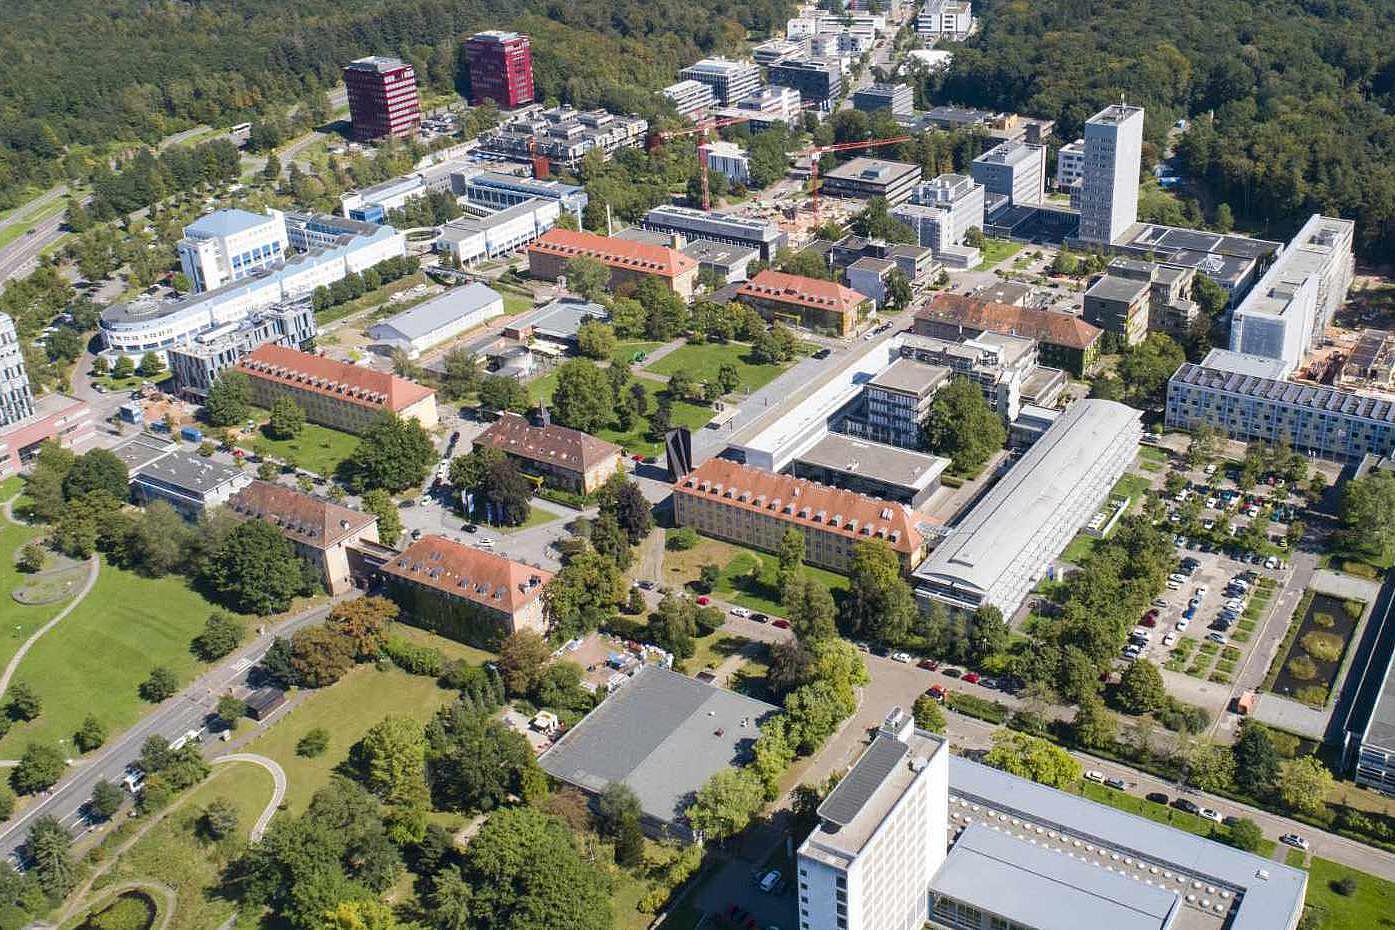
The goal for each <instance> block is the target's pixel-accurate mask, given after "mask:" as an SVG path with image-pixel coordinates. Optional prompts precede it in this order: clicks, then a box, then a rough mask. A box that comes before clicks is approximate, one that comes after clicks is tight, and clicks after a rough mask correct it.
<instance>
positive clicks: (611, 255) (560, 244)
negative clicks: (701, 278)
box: [528, 226, 698, 278]
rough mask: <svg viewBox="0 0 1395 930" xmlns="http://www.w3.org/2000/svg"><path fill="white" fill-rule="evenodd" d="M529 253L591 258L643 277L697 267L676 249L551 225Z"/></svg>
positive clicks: (531, 247) (696, 264) (675, 272)
mask: <svg viewBox="0 0 1395 930" xmlns="http://www.w3.org/2000/svg"><path fill="white" fill-rule="evenodd" d="M528 251H529V252H539V253H543V254H547V255H556V256H559V257H561V258H568V259H571V258H594V259H597V260H599V261H601V262H603V263H605V264H606V265H608V266H609V267H611V268H624V269H626V270H628V271H639V272H643V273H645V274H656V275H662V276H663V277H666V278H672V277H674V276H676V275H680V274H683V273H684V272H686V271H691V270H692V269H694V268H696V267H697V266H698V263H697V261H696V260H695V259H692V258H689V257H688V256H686V255H684V254H683V253H682V252H680V251H678V250H677V249H670V248H668V247H667V246H662V245H650V244H649V243H646V242H634V241H632V240H629V239H613V238H611V237H609V236H598V235H596V234H595V233H589V232H578V231H576V230H573V229H562V228H561V227H559V226H554V227H553V228H551V229H549V230H548V231H547V232H545V233H543V234H542V236H541V237H540V238H539V239H538V240H537V241H536V242H534V243H533V244H532V245H530V246H528Z"/></svg>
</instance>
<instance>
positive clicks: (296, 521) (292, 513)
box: [228, 481, 376, 549]
mask: <svg viewBox="0 0 1395 930" xmlns="http://www.w3.org/2000/svg"><path fill="white" fill-rule="evenodd" d="M228 508H229V509H230V510H232V512H233V513H235V514H237V515H238V516H241V517H247V518H248V519H257V520H265V521H266V522H268V523H270V524H272V525H273V526H275V527H276V528H277V529H278V530H280V531H281V535H282V536H285V537H286V538H287V539H291V540H294V541H295V542H299V543H305V544H306V545H309V546H314V547H316V548H318V549H328V548H329V547H330V546H333V545H335V544H336V543H338V542H339V541H340V540H342V539H345V538H346V537H348V536H352V535H357V534H358V533H359V532H360V531H361V530H362V529H363V528H364V527H365V526H367V525H368V524H370V523H372V522H373V521H374V520H375V519H376V517H374V516H373V515H372V514H371V513H364V512H363V511H361V510H352V509H350V508H348V507H344V506H342V505H340V504H335V503H333V502H331V501H327V500H321V499H320V498H318V497H313V496H311V495H309V494H302V493H301V492H299V491H297V490H295V489H294V488H288V487H286V486H285V485H281V484H273V483H272V482H269V481H253V482H252V483H251V484H249V485H248V486H247V487H245V488H243V489H242V490H241V491H238V492H237V493H236V494H234V495H233V496H232V499H231V500H229V501H228Z"/></svg>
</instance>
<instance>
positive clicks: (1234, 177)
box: [941, 0, 1395, 258]
mask: <svg viewBox="0 0 1395 930" xmlns="http://www.w3.org/2000/svg"><path fill="white" fill-rule="evenodd" d="M974 14H975V16H977V17H979V18H980V19H981V21H982V24H983V27H982V32H981V33H979V35H977V36H976V37H975V38H974V39H973V40H971V41H970V42H968V43H967V44H966V45H965V46H964V47H962V48H957V49H956V50H955V53H954V62H953V64H952V66H951V69H950V72H949V74H948V75H947V77H946V79H945V81H944V83H943V86H942V88H941V90H942V94H943V96H945V97H946V98H948V99H951V100H955V101H958V102H962V103H966V104H972V105H977V106H982V107H988V108H996V109H1003V110H1018V111H1021V112H1023V113H1028V114H1031V115H1036V116H1043V117H1048V118H1054V119H1056V120H1058V124H1057V133H1058V137H1059V138H1060V139H1061V140H1062V141H1070V140H1071V139H1074V138H1078V137H1079V134H1080V130H1081V126H1082V125H1083V123H1084V121H1085V119H1087V118H1088V117H1089V116H1090V115H1091V114H1092V113H1093V112H1095V111H1096V110H1098V109H1099V108H1100V107H1102V106H1103V105H1105V104H1107V103H1112V102H1117V101H1118V100H1119V98H1120V95H1123V97H1124V98H1125V99H1126V100H1127V102H1129V103H1132V104H1138V105H1141V106H1143V107H1145V108H1146V109H1147V111H1148V121H1147V138H1148V141H1149V142H1151V143H1152V144H1153V145H1154V146H1159V147H1161V146H1162V145H1163V144H1164V143H1165V139H1166V134H1167V130H1168V127H1169V126H1171V125H1172V124H1173V123H1174V121H1176V120H1178V119H1182V118H1187V119H1189V120H1191V121H1192V126H1191V128H1190V130H1189V131H1188V132H1187V133H1186V134H1185V136H1184V137H1183V141H1182V142H1181V144H1180V145H1179V147H1178V155H1179V156H1180V157H1181V159H1182V160H1183V163H1184V167H1185V169H1186V173H1187V174H1188V175H1189V176H1191V177H1193V178H1195V179H1199V180H1201V181H1202V182H1203V184H1204V190H1203V191H1201V192H1200V193H1202V194H1203V195H1204V196H1205V197H1206V198H1207V199H1209V201H1210V202H1209V203H1206V204H1204V206H1206V207H1208V210H1207V212H1208V214H1209V213H1210V212H1211V209H1213V208H1214V207H1215V206H1217V205H1219V204H1221V203H1226V204H1229V205H1230V207H1231V209H1232V210H1233V211H1234V213H1235V216H1236V217H1237V219H1238V220H1239V221H1240V223H1241V224H1242V225H1243V226H1245V227H1246V228H1249V229H1253V230H1255V231H1257V232H1260V233H1267V234H1270V235H1271V236H1273V237H1275V238H1279V237H1286V236H1287V235H1288V234H1290V233H1291V232H1292V230H1293V229H1294V228H1296V226H1297V224H1298V221H1299V220H1300V219H1301V218H1302V217H1305V216H1306V215H1307V214H1309V213H1312V212H1314V211H1321V212H1324V213H1330V214H1335V215H1341V216H1344V217H1348V218H1352V219H1355V220H1356V223H1357V237H1358V245H1357V247H1358V250H1359V251H1360V252H1361V253H1362V254H1364V255H1366V256H1369V257H1372V258H1374V257H1376V256H1382V255H1383V256H1387V257H1388V256H1389V255H1390V254H1391V253H1392V250H1393V249H1395V115H1393V111H1395V0H1340V2H1336V0H1257V2H1240V0H1208V2H1201V0H1181V2H1178V3H1166V4H1160V3H1153V2H1149V0H1034V2H1032V3H1030V4H1028V3H1025V2H1021V0H980V2H979V3H976V4H975V6H974Z"/></svg>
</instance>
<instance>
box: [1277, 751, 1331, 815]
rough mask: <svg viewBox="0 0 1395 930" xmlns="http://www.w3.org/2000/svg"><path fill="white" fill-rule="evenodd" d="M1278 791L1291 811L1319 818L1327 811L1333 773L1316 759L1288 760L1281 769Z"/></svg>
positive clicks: (1302, 757)
mask: <svg viewBox="0 0 1395 930" xmlns="http://www.w3.org/2000/svg"><path fill="white" fill-rule="evenodd" d="M1275 788H1276V789H1277V790H1278V793H1279V800H1280V801H1282V802H1283V803H1284V806H1285V807H1287V808H1288V809H1289V810H1291V811H1293V812H1295V813H1298V814H1304V815H1307V816H1309V817H1316V816H1318V815H1320V814H1321V813H1322V812H1323V811H1324V810H1326V808H1327V794H1328V792H1329V791H1331V790H1332V773H1331V772H1330V771H1328V769H1327V766H1325V765H1323V764H1322V762H1320V761H1319V760H1318V759H1317V758H1316V757H1315V756H1301V757H1300V758H1297V759H1286V760H1284V762H1283V763H1282V764H1280V766H1279V777H1278V780H1277V782H1276V784H1275Z"/></svg>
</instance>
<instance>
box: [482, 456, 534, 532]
mask: <svg viewBox="0 0 1395 930" xmlns="http://www.w3.org/2000/svg"><path fill="white" fill-rule="evenodd" d="M478 490H479V492H480V494H481V495H482V496H483V498H484V501H485V503H487V504H488V505H490V507H491V508H492V510H493V519H494V521H495V522H496V523H499V524H502V525H505V526H521V525H522V524H523V523H524V522H525V521H527V519H528V514H529V513H531V512H532V504H531V503H530V500H531V499H532V496H533V483H532V482H531V481H529V479H528V477H527V476H526V475H524V474H523V472H521V471H520V470H519V468H518V464H517V463H516V462H515V461H514V460H513V459H511V458H507V457H504V456H500V457H499V458H498V459H497V460H496V461H493V462H490V463H489V465H488V466H487V467H486V468H485V472H484V476H483V479H482V481H481V482H480V485H479V489H478ZM475 506H476V507H478V506H479V504H478V503H476V505H475Z"/></svg>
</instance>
